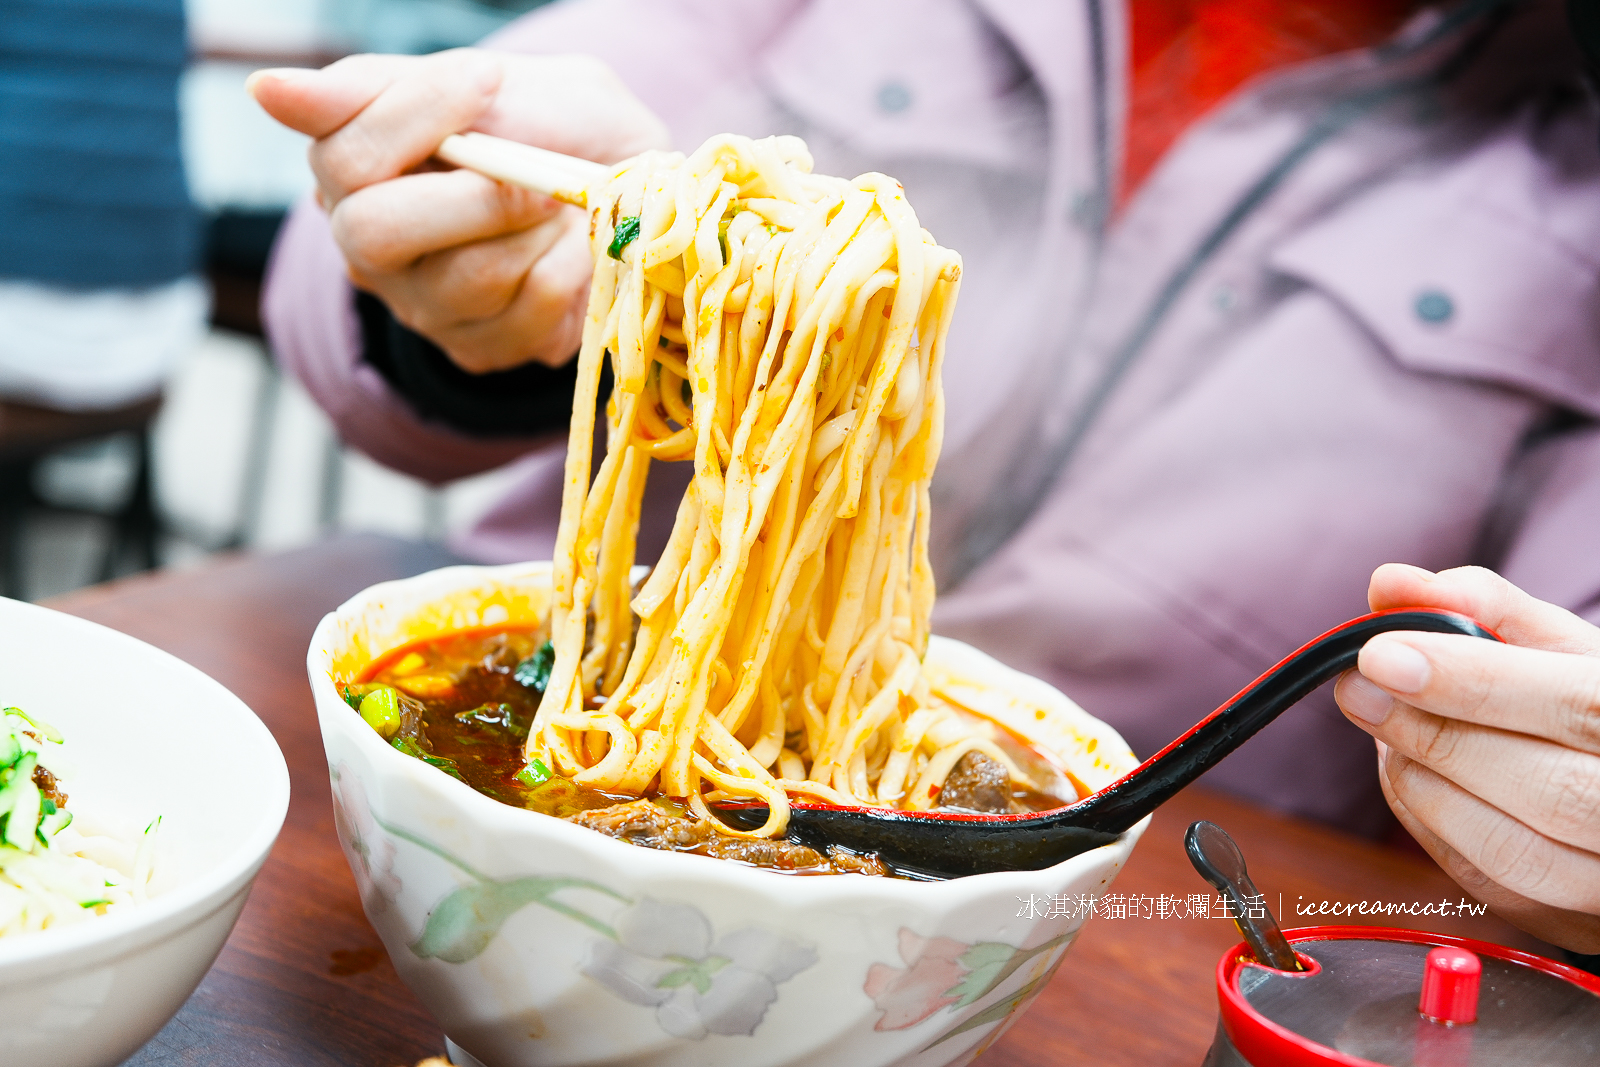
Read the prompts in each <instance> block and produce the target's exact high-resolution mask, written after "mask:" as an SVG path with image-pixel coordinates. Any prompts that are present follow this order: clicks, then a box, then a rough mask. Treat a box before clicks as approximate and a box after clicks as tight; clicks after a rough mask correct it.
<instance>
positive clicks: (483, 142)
mask: <svg viewBox="0 0 1600 1067" xmlns="http://www.w3.org/2000/svg"><path fill="white" fill-rule="evenodd" d="M434 155H435V156H437V157H438V158H440V159H442V160H444V161H445V162H446V163H454V164H455V165H456V166H458V167H465V168H467V169H468V170H473V171H477V172H478V173H479V174H482V175H483V176H484V177H487V178H494V179H495V180H496V181H502V182H506V183H507V184H509V185H519V186H521V187H522V188H524V189H532V190H533V191H534V192H538V193H544V194H545V195H546V196H550V197H554V198H555V199H557V200H560V201H562V202H564V203H568V204H576V205H577V206H579V207H584V206H586V205H587V203H588V190H589V188H590V186H593V185H598V184H599V183H600V182H602V181H604V180H605V179H606V178H607V177H608V176H609V175H610V174H611V168H610V167H607V166H605V165H604V164H601V163H592V162H590V161H589V160H587V159H579V158H578V157H576V156H565V155H562V154H561V153H560V152H551V151H549V150H547V149H544V148H535V147H533V146H532V145H525V144H519V143H517V142H516V141H507V140H505V139H504V138H502V137H491V136H489V135H488V134H486V133H453V134H451V135H450V136H449V137H446V138H445V139H444V141H443V142H441V143H440V145H439V148H438V150H437V151H435V152H434Z"/></svg>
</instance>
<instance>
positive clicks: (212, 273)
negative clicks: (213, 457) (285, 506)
mask: <svg viewBox="0 0 1600 1067" xmlns="http://www.w3.org/2000/svg"><path fill="white" fill-rule="evenodd" d="M285 214H286V212H285V211H284V210H282V209H270V208H268V209H241V208H225V209H223V210H221V211H218V212H216V213H214V214H213V215H212V216H211V218H210V220H209V222H208V224H207V227H206V275H207V277H208V278H209V280H210V282H211V325H213V326H215V327H217V328H219V329H223V330H231V331H233V332H234V333H241V334H245V335H246V336H249V337H254V338H257V339H259V340H260V341H261V342H262V344H261V347H260V352H261V357H262V358H261V384H260V385H259V386H258V387H257V389H256V402H255V411H254V412H253V413H252V414H251V423H250V439H249V443H248V445H247V446H246V449H245V463H244V473H243V476H242V477H241V479H240V488H239V512H238V517H237V519H236V520H235V524H234V527H233V529H231V530H229V531H228V532H227V534H226V536H225V537H224V538H223V539H222V542H221V544H219V545H217V546H216V547H217V548H224V549H227V548H242V547H244V546H245V545H246V544H247V543H249V541H250V539H251V537H252V536H253V535H254V534H255V532H256V529H257V527H258V526H259V525H260V522H261V506H262V500H263V496H264V494H265V492H266V484H267V462H268V460H269V459H270V457H271V453H272V426H273V422H274V420H275V419H276V417H277V411H278V397H279V394H280V393H281V391H282V388H283V379H282V378H281V377H280V376H279V374H278V365H277V364H276V363H275V362H274V361H273V359H272V353H271V351H270V350H269V349H268V348H267V346H266V343H265V342H266V334H265V333H264V332H263V330H262V328H261V281H262V278H263V277H265V275H266V271H267V257H268V256H269V255H270V254H271V252H272V242H273V239H274V238H275V237H277V234H278V227H280V226H282V225H283V219H284V215H285Z"/></svg>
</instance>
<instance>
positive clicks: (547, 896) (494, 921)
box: [410, 878, 624, 963]
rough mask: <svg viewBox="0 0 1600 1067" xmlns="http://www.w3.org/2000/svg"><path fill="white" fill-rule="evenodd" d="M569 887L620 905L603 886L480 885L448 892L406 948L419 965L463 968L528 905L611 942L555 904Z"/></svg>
mask: <svg viewBox="0 0 1600 1067" xmlns="http://www.w3.org/2000/svg"><path fill="white" fill-rule="evenodd" d="M569 887H577V888H584V889H593V890H597V891H599V892H602V893H604V894H606V895H607V896H609V897H614V898H616V899H619V900H620V899H624V898H621V897H619V896H618V895H617V894H616V893H613V892H611V891H610V890H609V889H606V888H605V887H603V886H600V885H597V884H596V883H593V882H589V881H586V880H584V879H581V878H516V879H511V880H509V881H503V882H500V881H483V882H477V883H475V884H473V885H464V886H462V887H461V888H459V889H456V890H454V891H452V892H451V893H450V894H449V895H447V896H446V897H445V898H444V899H443V900H441V901H440V902H439V904H438V906H436V907H435V908H434V909H433V911H431V912H429V913H428V921H427V923H426V924H425V925H424V926H423V928H422V936H421V937H419V938H417V939H416V941H414V942H412V944H411V946H410V948H411V951H412V953H413V954H414V955H416V956H417V958H419V959H424V960H428V959H434V960H443V961H445V962H446V963H466V962H467V961H468V960H473V959H477V958H478V956H480V955H481V954H482V953H483V950H484V949H486V948H488V947H489V943H490V942H491V941H493V940H494V939H495V936H496V935H497V934H499V932H500V928H501V927H502V926H504V925H505V923H506V920H507V919H509V918H511V916H512V915H514V914H516V913H517V912H518V911H520V910H522V909H523V908H525V907H527V906H528V905H529V904H540V905H543V906H544V907H546V908H550V909H551V910H553V911H557V912H560V913H561V914H563V915H565V916H567V917H568V918H570V919H575V920H577V921H578V922H581V923H583V924H584V925H585V926H588V927H589V928H590V929H592V930H595V931H596V932H598V933H600V934H602V935H604V936H606V937H609V938H611V939H612V940H613V941H614V940H616V937H617V934H616V931H615V930H613V929H612V928H611V927H609V926H607V925H606V924H605V923H602V922H600V921H599V920H598V919H595V918H593V917H592V916H590V915H588V914H586V913H584V912H581V911H579V910H578V909H576V908H573V907H571V906H570V905H567V904H563V903H562V902H561V901H559V900H555V899H552V895H553V894H554V893H556V892H557V891H558V890H561V889H566V888H569Z"/></svg>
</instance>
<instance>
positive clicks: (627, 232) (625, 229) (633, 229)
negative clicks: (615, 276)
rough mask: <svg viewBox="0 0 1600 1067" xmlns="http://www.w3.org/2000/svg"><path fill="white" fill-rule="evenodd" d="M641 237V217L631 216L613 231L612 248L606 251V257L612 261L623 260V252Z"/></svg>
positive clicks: (619, 223) (618, 224)
mask: <svg viewBox="0 0 1600 1067" xmlns="http://www.w3.org/2000/svg"><path fill="white" fill-rule="evenodd" d="M638 237H639V216H638V215H630V216H629V217H627V218H625V219H623V220H622V221H621V222H618V223H617V228H616V229H615V230H613V231H611V247H609V248H607V249H606V255H608V256H610V257H611V258H612V259H621V258H622V250H623V249H624V248H627V247H628V246H629V245H631V244H632V243H633V242H634V241H635V240H637V239H638Z"/></svg>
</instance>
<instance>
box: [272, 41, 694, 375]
mask: <svg viewBox="0 0 1600 1067" xmlns="http://www.w3.org/2000/svg"><path fill="white" fill-rule="evenodd" d="M249 88H250V92H251V94H252V95H253V96H254V97H255V98H256V100H257V102H259V103H260V104H261V106H262V107H263V108H265V109H266V110H267V112H268V113H269V114H271V115H272V116H273V117H274V118H276V119H277V120H278V121H279V122H282V123H283V124H284V125H286V126H290V127H292V128H293V129H296V130H299V131H300V132H301V133H305V134H308V135H310V136H311V137H312V138H314V139H315V140H314V143H313V144H312V146H311V149H310V161H311V169H312V172H313V173H314V174H315V175H316V180H317V199H318V201H319V202H320V203H321V204H322V206H323V208H324V209H325V210H326V211H327V212H328V215H329V219H330V222H331V224H332V228H333V236H334V240H335V241H337V242H338V244H339V248H340V250H341V251H342V252H343V253H344V257H345V261H346V262H347V263H348V265H349V269H350V278H351V281H352V282H354V284H355V285H356V286H357V287H359V288H361V289H365V290H367V291H368V292H370V293H372V294H374V295H375V296H377V297H378V298H380V299H381V300H382V301H383V302H384V303H385V304H387V305H388V307H389V309H390V311H391V312H393V313H394V316H395V318H396V319H398V320H399V321H400V322H402V323H404V324H405V325H406V326H408V327H410V328H411V329H413V330H415V331H416V332H418V333H420V334H422V335H423V336H424V337H427V338H428V339H429V340H431V341H433V342H434V343H435V344H437V345H438V346H439V347H440V348H442V349H443V350H444V351H445V352H446V354H448V355H449V357H450V358H451V359H452V360H454V361H455V362H456V363H457V364H458V365H460V366H461V367H462V368H463V369H465V370H468V371H471V372H473V373H486V372H489V371H498V370H506V369H509V368H511V367H515V366H519V365H521V364H523V363H527V362H530V361H535V360H536V361H538V362H540V363H544V364H547V365H550V366H558V365H560V364H561V363H564V362H565V361H566V360H567V359H569V358H570V357H571V356H572V354H573V353H574V352H576V351H577V349H578V344H579V341H580V340H581V337H582V331H583V317H584V307H585V303H586V300H587V295H588V286H589V275H590V272H591V270H592V263H591V260H590V256H589V226H588V218H587V216H586V215H585V213H584V212H583V211H581V210H579V209H577V208H574V207H571V206H568V205H564V204H560V203H558V202H556V201H554V200H552V199H550V198H549V197H546V196H543V195H541V194H539V193H534V192H529V191H528V190H525V189H519V188H516V187H513V186H509V185H502V184H501V183H499V182H496V181H493V180H491V179H489V178H484V177H482V176H480V175H478V174H475V173H473V172H471V171H467V170H448V169H443V168H441V167H440V166H438V165H435V164H432V163H430V162H429V159H430V157H431V156H432V154H433V151H434V149H435V148H437V147H438V145H439V142H440V141H442V140H444V138H445V137H446V136H448V135H449V134H452V133H461V132H463V131H466V130H477V131H479V132H482V133H489V134H493V135H495V136H497V137H506V138H509V139H511V140H516V141H521V142H523V143H525V144H534V145H538V146H539V147H541V148H548V149H551V150H552V151H556V152H564V153H566V154H568V155H575V156H581V157H583V158H585V159H592V160H595V161H596V162H600V163H615V162H618V161H620V160H623V159H626V158H628V157H629V156H632V155H635V154H637V153H639V152H641V151H644V150H645V149H648V148H664V147H666V145H667V131H666V127H665V126H664V125H663V124H662V122H661V121H660V120H659V119H657V118H656V117H655V115H654V114H652V113H651V112H650V111H649V109H647V108H646V107H645V106H644V105H643V104H642V103H640V102H639V100H638V98H636V97H635V96H634V95H633V94H632V93H631V92H629V91H628V89H627V88H626V87H625V86H624V85H623V84H622V82H621V81H620V80H619V79H618V78H617V76H616V75H615V74H613V73H612V72H611V71H610V69H609V68H607V67H606V66H605V65H604V64H602V63H600V62H599V61H597V60H593V59H589V58H587V57H583V56H517V55H510V54H506V53H499V52H489V51H484V50H480V49H469V48H462V49H455V50H452V51H449V52H440V53H438V54H436V55H431V56H382V55H363V56H351V57H350V58H348V59H342V60H340V61H339V62H337V63H334V64H332V65H331V66H328V67H324V68H323V69H321V70H265V71H260V72H258V73H257V74H255V75H254V76H253V77H252V78H251V80H250V83H249Z"/></svg>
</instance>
